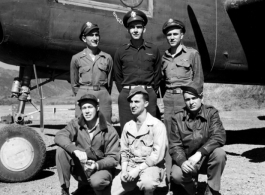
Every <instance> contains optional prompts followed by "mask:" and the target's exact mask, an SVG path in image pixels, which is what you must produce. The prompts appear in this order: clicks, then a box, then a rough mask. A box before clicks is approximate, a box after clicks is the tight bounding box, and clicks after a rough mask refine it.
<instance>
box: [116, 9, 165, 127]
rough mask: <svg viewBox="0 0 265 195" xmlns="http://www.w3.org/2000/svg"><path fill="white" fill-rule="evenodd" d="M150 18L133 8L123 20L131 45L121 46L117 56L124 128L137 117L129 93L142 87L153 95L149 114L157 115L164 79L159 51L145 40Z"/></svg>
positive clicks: (117, 78) (118, 86) (120, 114)
mask: <svg viewBox="0 0 265 195" xmlns="http://www.w3.org/2000/svg"><path fill="white" fill-rule="evenodd" d="M147 22H148V19H147V16H146V15H145V13H144V12H142V11H140V10H136V9H133V10H131V11H129V12H128V13H126V14H125V16H124V17H123V24H124V26H125V28H127V30H128V33H129V35H130V42H129V43H127V44H125V45H123V46H121V47H120V48H119V49H118V50H117V51H116V53H115V56H114V78H115V81H116V86H117V89H118V91H119V92H120V94H119V98H118V105H119V116H120V125H121V129H123V126H124V124H125V123H126V122H128V121H129V120H131V119H132V118H133V115H132V113H131V111H130V107H129V103H128V102H127V101H126V98H127V96H128V94H129V91H130V90H131V89H133V88H134V87H136V86H137V85H142V86H143V87H144V88H145V89H146V91H147V92H148V93H149V106H148V107H147V110H148V112H149V113H150V114H151V115H153V116H156V91H157V90H158V87H159V83H160V79H161V57H160V52H159V50H158V48H157V47H156V46H155V45H154V44H152V43H149V42H147V41H145V40H144V38H143V35H144V33H145V31H146V24H147Z"/></svg>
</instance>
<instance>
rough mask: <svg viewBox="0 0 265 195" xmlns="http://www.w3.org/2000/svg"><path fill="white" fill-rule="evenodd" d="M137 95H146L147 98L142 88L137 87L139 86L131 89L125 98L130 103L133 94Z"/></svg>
mask: <svg viewBox="0 0 265 195" xmlns="http://www.w3.org/2000/svg"><path fill="white" fill-rule="evenodd" d="M138 93H141V94H147V95H148V96H149V94H148V92H147V91H146V90H145V89H144V88H143V87H142V86H140V85H139V86H137V87H135V88H133V89H131V91H130V93H129V95H128V97H127V100H128V101H130V99H131V98H132V97H133V96H134V95H135V94H138Z"/></svg>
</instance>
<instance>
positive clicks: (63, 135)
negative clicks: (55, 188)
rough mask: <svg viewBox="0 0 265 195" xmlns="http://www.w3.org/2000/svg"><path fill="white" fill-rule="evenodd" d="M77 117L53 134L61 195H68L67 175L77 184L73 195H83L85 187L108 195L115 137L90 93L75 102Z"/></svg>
mask: <svg viewBox="0 0 265 195" xmlns="http://www.w3.org/2000/svg"><path fill="white" fill-rule="evenodd" d="M78 105H79V106H80V109H81V111H82V114H81V116H80V117H79V118H75V119H73V120H71V121H70V122H69V123H68V125H67V126H66V127H65V128H64V129H62V130H61V131H59V132H58V133H56V136H55V140H54V141H55V143H56V144H57V145H58V146H59V147H58V149H57V151H56V167H57V171H58V176H59V180H60V184H61V187H62V193H61V194H62V195H69V186H70V176H71V175H73V177H74V178H75V179H76V180H77V181H78V182H79V183H78V189H77V191H76V193H75V194H80V195H81V194H86V192H87V189H88V188H89V185H90V186H91V187H92V188H93V190H94V192H95V193H96V194H97V195H99V194H102V195H103V194H104V195H105V194H106V195H107V194H110V185H109V184H110V183H111V181H112V175H113V174H114V171H115V167H116V166H117V165H118V161H119V160H118V159H119V152H120V147H119V136H118V134H117V132H116V130H115V129H114V128H113V127H112V125H110V124H109V123H108V122H107V121H106V119H105V118H104V116H103V115H102V114H101V112H100V111H99V102H98V100H97V98H96V97H95V96H94V95H92V94H86V95H83V96H82V97H81V98H80V99H79V100H78Z"/></svg>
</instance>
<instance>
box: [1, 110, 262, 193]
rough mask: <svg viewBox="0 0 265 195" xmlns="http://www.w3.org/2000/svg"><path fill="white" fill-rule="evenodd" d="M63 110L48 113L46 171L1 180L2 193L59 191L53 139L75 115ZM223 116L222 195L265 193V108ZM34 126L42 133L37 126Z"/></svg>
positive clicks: (201, 181)
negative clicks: (28, 178) (31, 176)
mask: <svg viewBox="0 0 265 195" xmlns="http://www.w3.org/2000/svg"><path fill="white" fill-rule="evenodd" d="M114 109H116V108H114ZM61 112H63V113H64V114H62V115H60V111H58V112H57V115H53V116H52V117H53V118H49V117H51V115H50V116H47V118H48V119H47V120H46V126H45V133H44V134H42V137H43V139H44V141H45V143H46V146H47V159H46V162H45V165H44V169H43V171H41V172H40V173H39V174H38V176H37V177H35V178H34V180H33V181H28V182H24V183H12V184H11V183H1V182H0V194H1V195H13V194H14V195H20V194H23V195H58V194H60V185H59V181H58V176H57V171H56V167H55V159H54V156H55V150H56V146H55V145H54V142H53V139H54V135H55V134H56V132H57V131H59V130H60V129H62V128H63V127H64V126H65V124H66V122H67V121H68V120H70V118H71V117H73V110H68V111H66V110H64V111H61ZM220 115H221V119H222V121H223V124H224V127H225V129H226V132H227V144H226V145H225V146H224V147H223V148H224V150H225V151H226V153H227V164H226V167H225V170H224V173H223V177H222V187H221V191H220V192H221V194H222V195H265V146H264V145H265V109H263V110H262V109H260V110H256V109H247V110H237V111H223V112H220ZM62 116H63V117H62ZM62 119H63V120H62ZM31 126H32V128H34V129H35V130H36V131H38V132H40V131H39V128H38V125H34V124H31ZM206 182H207V178H206V176H205V175H200V176H199V189H200V193H199V194H200V195H201V194H203V193H202V192H203V190H204V189H205V186H206ZM76 187H77V182H76V181H74V179H72V181H71V188H70V192H73V191H75V190H76ZM177 195H181V194H180V193H178V194H177Z"/></svg>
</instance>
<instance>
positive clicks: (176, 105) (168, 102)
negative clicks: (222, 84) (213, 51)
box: [162, 19, 204, 132]
mask: <svg viewBox="0 0 265 195" xmlns="http://www.w3.org/2000/svg"><path fill="white" fill-rule="evenodd" d="M162 31H163V33H164V34H165V35H166V38H167V42H168V44H169V45H170V48H169V49H168V50H166V51H165V54H164V55H163V57H162V74H163V78H164V80H165V86H162V88H163V89H165V90H164V91H165V95H164V98H163V99H164V121H165V125H166V127H167V131H168V132H170V121H171V116H172V115H173V114H174V111H175V110H178V109H181V108H183V107H184V106H185V102H184V99H183V95H182V90H181V87H182V86H186V85H188V84H190V83H191V82H195V83H198V84H199V85H202V84H203V81H204V77H203V71H202V65H201V58H200V55H199V53H198V51H196V50H195V49H193V48H190V47H186V46H185V45H183V43H182V39H183V37H184V34H185V32H186V29H185V25H184V24H183V23H182V22H181V21H179V20H175V19H169V20H168V21H166V22H165V24H164V25H163V29H162Z"/></svg>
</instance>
